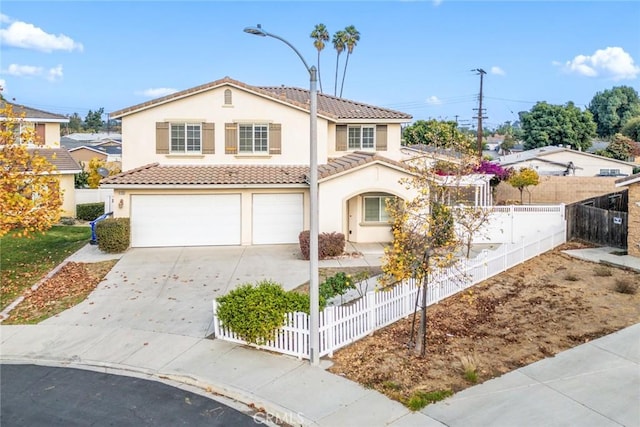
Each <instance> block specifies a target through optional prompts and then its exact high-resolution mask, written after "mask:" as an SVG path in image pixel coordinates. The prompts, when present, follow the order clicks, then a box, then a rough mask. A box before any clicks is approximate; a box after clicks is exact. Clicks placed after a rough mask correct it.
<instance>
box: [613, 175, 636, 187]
mask: <svg viewBox="0 0 640 427" xmlns="http://www.w3.org/2000/svg"><path fill="white" fill-rule="evenodd" d="M638 182H640V173H636V174H633V175H629V176H625V177H624V178H620V179H616V187H628V186H629V185H631V184H636V183H638Z"/></svg>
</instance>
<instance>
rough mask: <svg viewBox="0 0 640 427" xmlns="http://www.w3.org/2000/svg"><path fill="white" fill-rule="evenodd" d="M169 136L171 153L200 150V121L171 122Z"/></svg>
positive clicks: (198, 151) (197, 151) (199, 151)
mask: <svg viewBox="0 0 640 427" xmlns="http://www.w3.org/2000/svg"><path fill="white" fill-rule="evenodd" d="M170 138H171V144H170V147H171V154H180V153H201V152H202V125H201V124H200V123H171V129H170Z"/></svg>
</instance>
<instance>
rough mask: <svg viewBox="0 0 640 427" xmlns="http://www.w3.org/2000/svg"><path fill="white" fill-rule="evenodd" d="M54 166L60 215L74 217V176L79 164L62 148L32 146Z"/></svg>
mask: <svg viewBox="0 0 640 427" xmlns="http://www.w3.org/2000/svg"><path fill="white" fill-rule="evenodd" d="M31 150H33V151H34V152H36V153H37V154H39V155H41V156H43V157H45V158H46V159H47V161H48V162H49V163H51V164H52V165H54V166H55V167H56V169H55V172H54V173H55V174H56V175H57V176H58V177H59V182H60V192H61V194H62V211H63V212H62V216H69V217H72V218H75V217H76V198H75V186H74V176H75V174H77V173H80V172H81V169H80V166H79V165H78V163H76V161H75V160H74V159H73V158H72V157H71V155H70V154H69V152H68V151H67V150H66V149H64V148H32V149H31Z"/></svg>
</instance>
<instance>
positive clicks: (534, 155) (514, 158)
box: [496, 145, 634, 166]
mask: <svg viewBox="0 0 640 427" xmlns="http://www.w3.org/2000/svg"><path fill="white" fill-rule="evenodd" d="M561 151H565V152H570V153H571V154H580V155H583V156H588V157H593V158H597V159H601V160H608V161H610V162H615V163H619V164H623V165H626V166H634V164H633V163H630V162H625V161H622V160H617V159H611V158H609V157H603V156H598V155H596V154H591V153H587V152H584V151H578V150H572V149H571V148H567V147H558V146H555V145H548V146H546V147H539V148H534V149H532V150H527V151H523V152H521V153H515V154H509V155H506V156H501V157H500V158H499V159H498V160H496V162H497V163H499V164H501V165H503V166H504V165H511V164H515V163H520V162H524V161H527V160H532V159H537V160H542V157H544V156H548V155H549V154H552V153H558V152H561Z"/></svg>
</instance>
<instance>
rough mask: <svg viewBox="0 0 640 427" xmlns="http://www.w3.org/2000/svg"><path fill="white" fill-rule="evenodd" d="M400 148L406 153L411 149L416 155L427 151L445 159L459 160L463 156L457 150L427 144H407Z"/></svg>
mask: <svg viewBox="0 0 640 427" xmlns="http://www.w3.org/2000/svg"><path fill="white" fill-rule="evenodd" d="M400 150H402V151H403V152H404V153H407V154H409V153H408V152H412V151H413V152H415V153H417V154H416V155H420V154H421V153H429V154H430V155H433V156H439V157H441V158H442V157H444V158H447V159H457V160H460V159H462V157H463V155H462V153H460V152H459V151H456V150H453V149H451V148H440V147H434V146H432V145H428V144H412V145H407V146H404V147H401V148H400ZM418 153H419V154H418Z"/></svg>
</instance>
